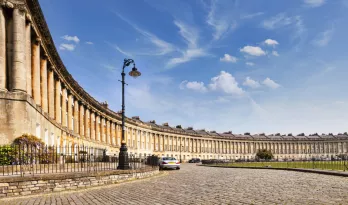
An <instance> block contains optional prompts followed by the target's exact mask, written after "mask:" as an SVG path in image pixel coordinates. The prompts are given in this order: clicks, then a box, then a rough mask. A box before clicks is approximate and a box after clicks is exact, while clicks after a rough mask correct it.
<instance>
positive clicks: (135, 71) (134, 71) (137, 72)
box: [129, 64, 141, 78]
mask: <svg viewBox="0 0 348 205" xmlns="http://www.w3.org/2000/svg"><path fill="white" fill-rule="evenodd" d="M129 75H130V76H132V77H133V78H137V77H139V76H141V73H140V72H139V71H138V69H137V68H136V67H135V64H134V67H133V68H132V71H130V72H129Z"/></svg>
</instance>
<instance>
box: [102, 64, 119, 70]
mask: <svg viewBox="0 0 348 205" xmlns="http://www.w3.org/2000/svg"><path fill="white" fill-rule="evenodd" d="M101 66H102V67H103V68H106V69H108V70H110V71H115V70H116V69H117V68H116V67H115V66H113V65H110V64H101Z"/></svg>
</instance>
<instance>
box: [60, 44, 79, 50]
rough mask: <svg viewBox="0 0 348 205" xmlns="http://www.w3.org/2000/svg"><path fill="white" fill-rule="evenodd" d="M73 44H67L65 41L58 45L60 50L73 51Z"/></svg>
mask: <svg viewBox="0 0 348 205" xmlns="http://www.w3.org/2000/svg"><path fill="white" fill-rule="evenodd" d="M75 47H76V46H75V45H74V44H67V43H62V44H60V45H59V49H60V50H67V51H73V50H75Z"/></svg>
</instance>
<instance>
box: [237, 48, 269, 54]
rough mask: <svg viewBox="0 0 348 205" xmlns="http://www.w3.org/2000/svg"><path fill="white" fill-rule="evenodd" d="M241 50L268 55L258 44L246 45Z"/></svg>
mask: <svg viewBox="0 0 348 205" xmlns="http://www.w3.org/2000/svg"><path fill="white" fill-rule="evenodd" d="M240 52H244V53H247V54H249V55H252V56H263V55H266V52H265V51H263V50H262V48H260V47H257V46H244V47H243V48H241V49H240Z"/></svg>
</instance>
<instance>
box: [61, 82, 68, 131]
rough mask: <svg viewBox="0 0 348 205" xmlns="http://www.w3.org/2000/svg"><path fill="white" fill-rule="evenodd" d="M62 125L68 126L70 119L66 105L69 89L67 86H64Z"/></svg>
mask: <svg viewBox="0 0 348 205" xmlns="http://www.w3.org/2000/svg"><path fill="white" fill-rule="evenodd" d="M62 98H63V99H62V117H63V119H62V125H63V126H64V127H68V123H67V122H68V119H67V110H66V109H67V107H66V101H67V90H66V88H63V91H62Z"/></svg>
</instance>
